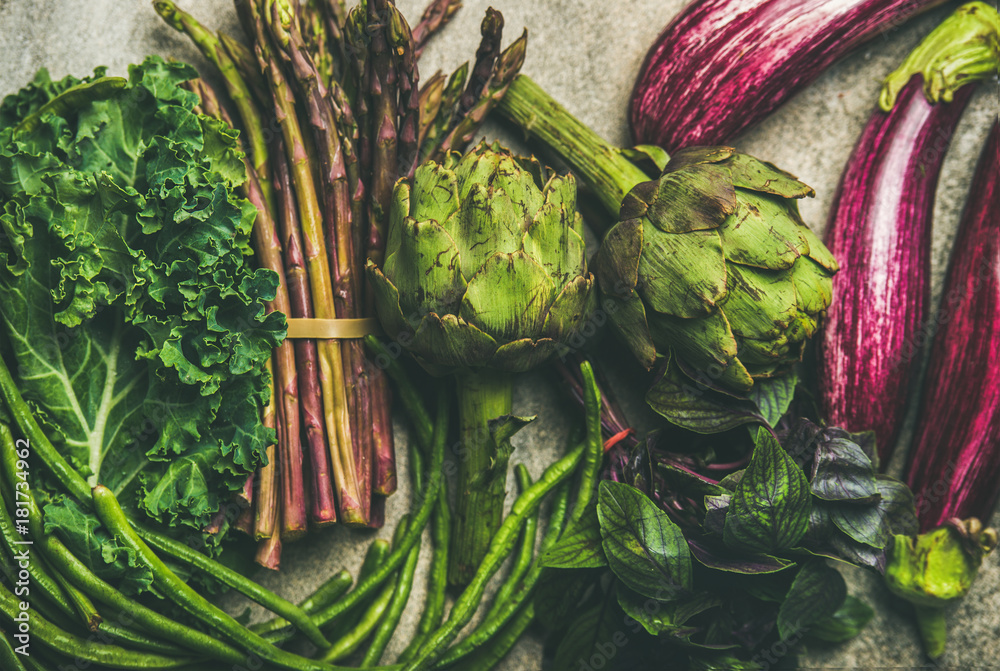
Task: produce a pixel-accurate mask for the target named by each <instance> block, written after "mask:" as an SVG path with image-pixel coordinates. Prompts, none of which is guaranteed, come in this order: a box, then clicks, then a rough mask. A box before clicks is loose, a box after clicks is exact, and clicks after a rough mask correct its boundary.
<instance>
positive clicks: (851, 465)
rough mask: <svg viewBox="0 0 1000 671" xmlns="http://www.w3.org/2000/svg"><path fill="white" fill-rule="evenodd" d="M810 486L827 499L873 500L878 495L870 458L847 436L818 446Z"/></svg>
mask: <svg viewBox="0 0 1000 671" xmlns="http://www.w3.org/2000/svg"><path fill="white" fill-rule="evenodd" d="M809 489H810V491H812V493H813V495H815V496H817V497H819V498H821V499H824V500H826V501H852V502H859V503H870V502H873V501H875V500H877V499H878V497H879V492H878V487H877V486H876V484H875V468H874V466H873V465H872V462H871V459H869V458H868V456H867V455H866V454H865V453H864V451H863V450H862V449H861V448H860V447H859V446H858V445H856V444H855V443H853V442H851V441H849V440H847V439H846V438H833V439H831V440H825V441H822V442H821V443H820V445H819V446H818V447H817V448H816V456H815V459H814V460H813V468H812V480H811V482H810V483H809Z"/></svg>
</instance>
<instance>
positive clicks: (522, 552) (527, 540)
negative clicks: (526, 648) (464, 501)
mask: <svg viewBox="0 0 1000 671" xmlns="http://www.w3.org/2000/svg"><path fill="white" fill-rule="evenodd" d="M514 473H515V475H516V476H517V484H518V487H520V488H521V492H524V491H526V490H527V489H528V487H530V486H531V476H530V475H529V474H528V469H527V468H525V466H524V464H518V465H517V466H516V467H515V468H514ZM537 535H538V511H537V510H536V511H535V514H534V515H531V516H530V517H529V518H528V519H527V520H526V521H525V523H524V529H523V530H522V531H521V546H520V548H519V549H518V552H517V559H515V560H514V565H513V566H512V567H511V569H510V573H509V574H508V575H507V578H506V579H505V580H504V582H503V584H502V585H501V586H500V589H499V590H497V593H496V594H495V595H494V596H493V605H492V606H491V607H490V609H489V610H488V611H486V618H485V619H487V620H488V619H490V618H491V617H492V616H493V615H495V614H496V611H497V610H499V608H500V606H501V604H503V603H504V602H505V601H507V599H509V598H510V595H511V594H513V593H514V590H515V589H517V583H519V582H520V581H521V578H522V577H524V574H525V573H526V572H527V570H528V567H529V566H530V565H531V558H532V557H533V556H534V555H535V540H536V536H537Z"/></svg>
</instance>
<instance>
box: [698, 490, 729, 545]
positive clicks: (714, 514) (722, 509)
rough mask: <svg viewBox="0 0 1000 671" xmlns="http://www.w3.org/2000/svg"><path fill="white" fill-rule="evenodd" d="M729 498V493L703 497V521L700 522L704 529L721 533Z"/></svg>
mask: <svg viewBox="0 0 1000 671" xmlns="http://www.w3.org/2000/svg"><path fill="white" fill-rule="evenodd" d="M731 498H732V497H731V496H730V495H729V494H722V495H720V496H706V497H705V521H704V522H703V523H702V526H703V527H705V531H707V532H709V533H712V534H719V535H720V536H721V535H722V534H723V532H724V529H725V525H726V513H727V512H729V500H730V499H731Z"/></svg>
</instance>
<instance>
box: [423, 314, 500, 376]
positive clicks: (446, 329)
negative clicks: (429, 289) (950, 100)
mask: <svg viewBox="0 0 1000 671" xmlns="http://www.w3.org/2000/svg"><path fill="white" fill-rule="evenodd" d="M409 348H410V349H411V350H412V351H413V352H414V353H415V354H417V355H418V356H420V357H421V358H422V359H424V360H426V361H428V362H432V363H433V364H435V365H436V366H444V367H447V368H453V369H454V368H474V367H477V366H481V365H482V363H483V362H484V361H488V360H489V359H490V358H491V357H492V356H493V354H494V353H495V352H496V351H497V341H496V340H494V339H493V338H492V337H490V335H489V334H486V333H483V332H482V330H480V329H478V328H476V326H475V325H473V324H469V323H468V322H467V321H465V320H464V319H462V318H461V317H458V316H456V315H444V316H440V315H436V314H433V313H432V314H429V315H426V316H425V317H424V318H423V319H421V320H420V325H419V326H418V327H417V330H416V332H415V333H414V334H413V338H412V340H411V341H410V345H409Z"/></svg>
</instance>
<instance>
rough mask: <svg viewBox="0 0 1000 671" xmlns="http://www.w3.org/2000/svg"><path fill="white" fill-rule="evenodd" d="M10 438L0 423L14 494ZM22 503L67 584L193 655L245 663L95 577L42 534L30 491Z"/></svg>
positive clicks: (1, 458)
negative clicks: (194, 653) (125, 614)
mask: <svg viewBox="0 0 1000 671" xmlns="http://www.w3.org/2000/svg"><path fill="white" fill-rule="evenodd" d="M11 438H12V436H11V435H10V431H9V430H7V427H6V426H5V425H3V424H0V450H2V455H0V473H2V475H3V477H4V481H5V482H6V483H7V484H8V485H9V486H10V489H11V491H14V479H13V473H14V469H13V468H12V466H13V465H14V464H15V463H16V462H15V461H14V460H15V459H16V456H17V455H16V454H15V452H14V443H13V441H12V440H11ZM24 500H25V503H26V505H25V507H26V509H27V511H28V517H27V521H28V529H29V530H30V531H31V534H32V536H33V538H34V539H35V542H36V543H37V545H36V547H38V548H39V550H41V552H42V553H43V554H44V555H45V558H46V559H47V560H48V561H49V562H50V563H51V564H52V565H53V567H54V568H55V571H56V573H57V574H61V575H63V576H65V577H66V578H68V579H69V581H70V582H72V583H73V584H74V585H76V586H77V587H78V588H79V589H80V590H81V591H83V592H84V593H86V594H88V595H89V596H90V597H91V598H93V599H97V600H98V601H100V602H101V603H104V604H106V605H108V606H111V607H112V608H113V609H115V610H117V611H119V612H122V613H127V614H128V617H129V619H130V620H131V621H133V622H135V623H136V624H138V625H139V626H141V627H143V628H144V629H146V630H147V631H149V632H150V633H152V634H156V635H158V636H161V637H163V638H164V639H166V640H168V641H176V642H177V643H178V644H180V645H183V646H185V647H187V648H189V649H190V650H191V651H192V652H196V653H199V654H203V655H206V656H209V657H212V658H213V659H216V660H221V661H224V662H227V663H230V664H236V663H240V662H242V661H244V660H245V655H243V654H242V653H240V652H239V651H238V650H236V649H235V648H233V647H230V646H229V645H226V644H225V643H224V642H222V641H219V640H217V639H215V638H213V637H212V636H209V635H207V634H205V633H202V632H200V631H197V630H194V629H191V628H189V627H185V626H184V625H181V624H178V623H177V622H174V621H173V620H171V619H169V618H166V617H164V616H162V615H160V614H159V613H156V612H155V611H153V610H151V609H150V608H147V607H146V606H143V605H142V604H140V603H138V602H135V601H132V600H131V599H129V598H127V597H126V596H125V595H123V594H122V593H121V592H119V591H118V590H116V589H115V588H113V587H112V586H111V585H109V584H108V583H106V582H104V581H103V580H101V579H100V578H98V577H97V576H96V575H94V573H93V572H92V571H91V570H90V569H89V568H88V567H87V566H86V565H85V564H84V563H83V562H81V561H80V560H79V559H77V558H76V556H75V555H73V553H71V552H70V551H69V549H68V548H66V546H65V545H63V544H62V541H60V540H59V539H58V538H56V537H55V536H54V535H52V534H46V533H44V528H43V524H42V513H41V510H40V509H39V508H38V504H37V502H36V501H35V498H34V495H33V494H31V492H30V491H29V492H28V495H27V498H26V499H24ZM0 516H2V512H0ZM50 619H51V618H50Z"/></svg>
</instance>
